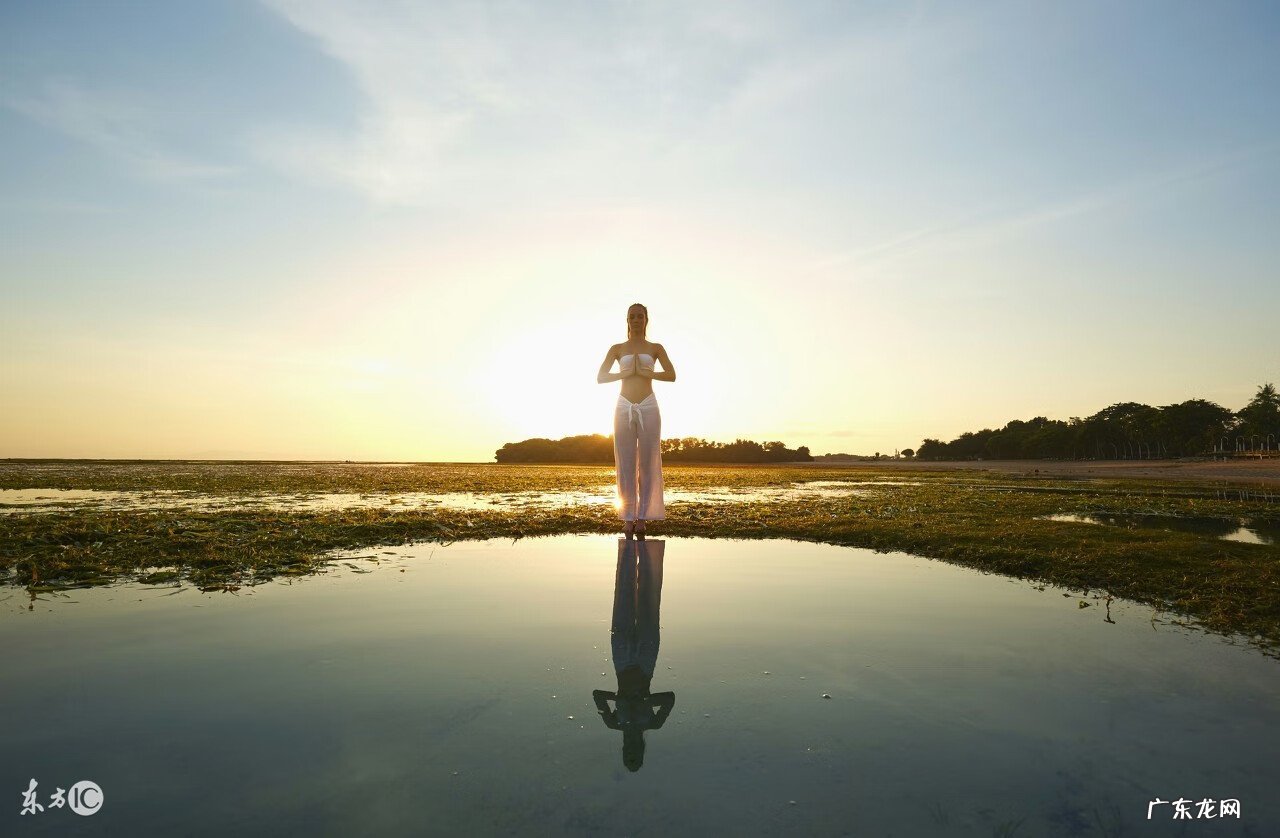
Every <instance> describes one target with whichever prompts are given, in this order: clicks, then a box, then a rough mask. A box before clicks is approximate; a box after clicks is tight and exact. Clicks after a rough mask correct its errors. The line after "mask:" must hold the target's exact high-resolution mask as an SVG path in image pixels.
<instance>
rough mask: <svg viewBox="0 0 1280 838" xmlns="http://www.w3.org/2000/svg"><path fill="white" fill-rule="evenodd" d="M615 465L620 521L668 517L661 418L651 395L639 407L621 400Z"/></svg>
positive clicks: (616, 420)
mask: <svg viewBox="0 0 1280 838" xmlns="http://www.w3.org/2000/svg"><path fill="white" fill-rule="evenodd" d="M613 464H614V467H615V469H616V470H617V472H618V517H620V518H622V520H624V521H657V520H659V519H661V518H665V517H667V515H666V509H665V508H664V507H663V504H662V416H661V415H660V414H659V413H658V400H657V399H656V398H654V396H653V394H652V393H650V394H649V395H648V397H646V398H645V400H644V401H642V402H640V403H639V404H634V403H632V402H629V401H627V400H626V399H625V398H624V397H622V396H618V407H617V409H616V410H615V411H614V413H613Z"/></svg>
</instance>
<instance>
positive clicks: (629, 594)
mask: <svg viewBox="0 0 1280 838" xmlns="http://www.w3.org/2000/svg"><path fill="white" fill-rule="evenodd" d="M666 549H667V543H666V542H665V541H628V540H625V539H621V538H620V539H618V574H617V576H616V577H615V578H614V583H613V627H612V628H611V629H610V631H611V641H612V645H613V668H614V671H615V672H617V675H618V691H617V692H616V693H611V692H608V691H606V690H596V691H595V692H593V693H592V697H594V698H595V700H596V708H597V709H599V711H600V716H601V718H603V719H604V723H605V724H606V725H608V726H609V728H610V729H612V730H620V731H622V764H623V765H625V766H627V768H628V769H630V770H631V771H639V770H640V766H641V765H643V764H644V732H645V731H646V730H657V729H658V728H660V727H662V723H663V722H665V721H666V720H667V716H669V715H670V714H671V708H672V707H674V706H675V703H676V694H675V693H673V692H665V693H651V692H649V685H650V682H652V681H653V670H654V668H655V667H656V666H657V664H658V606H659V603H660V602H661V600H662V557H663V556H664V555H665V554H666ZM610 701H612V702H613V703H614V707H613V709H610V708H609V702H610Z"/></svg>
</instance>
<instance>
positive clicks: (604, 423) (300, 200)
mask: <svg viewBox="0 0 1280 838" xmlns="http://www.w3.org/2000/svg"><path fill="white" fill-rule="evenodd" d="M1278 88H1280V7H1278V6H1277V5H1276V4H1274V3H1269V2H1255V3H1234V2H1223V3H1201V2H1150V3H1147V2H1125V3H1114V2H1072V3H1060V2H1059V3H1040V2H1023V1H1022V0H1018V2H1007V3H1003V2H994V3H915V4H911V3H888V2H884V3H879V2H866V3H854V2H832V3H809V2H781V0H779V1H778V2H768V3H753V2H732V3H712V2H707V3H703V2H670V3H665V2H581V3H557V2H539V3H520V2H503V3H491V4H486V3H478V2H465V3H451V2H447V0H446V1H444V2H431V3H425V2H423V3H411V2H377V0H296V1H295V0H265V2H247V1H244V0H228V1H227V2H220V3H201V2H194V0H192V1H191V2H152V3H141V2H128V3H126V2H120V3H90V2H77V3H70V2H61V0H42V2H17V0H15V2H6V3H3V4H0V298H2V299H3V300H4V304H3V306H0V393H3V406H4V409H3V410H0V457H68V458H79V457H94V458H214V459H241V458H244V459H324V460H333V459H337V460H344V459H350V460H396V461H467V462H485V461H491V460H492V459H493V454H494V451H495V450H496V449H497V448H499V447H500V446H501V445H502V444H503V443H506V442H512V441H517V440H521V439H526V438H530V437H550V438H559V437H562V436H568V435H575V434H587V433H602V434H608V433H610V432H611V424H612V416H613V403H614V401H615V400H616V398H617V393H616V389H617V387H618V385H617V384H609V385H599V384H597V383H596V381H595V375H596V370H597V368H598V367H599V365H600V362H601V360H602V359H603V358H604V355H605V352H606V351H607V349H608V348H609V346H610V344H612V343H615V342H619V341H622V340H624V339H625V338H626V324H625V316H626V309H627V307H628V305H630V304H631V303H634V302H641V303H644V304H645V305H647V306H648V309H649V314H650V324H649V338H650V339H651V340H655V341H658V342H660V343H662V344H663V345H664V346H665V348H666V350H667V352H668V354H669V356H670V358H671V361H672V363H673V365H674V366H675V369H676V372H677V380H676V382H674V383H665V382H657V383H656V384H655V388H656V391H657V396H658V400H659V402H660V404H661V406H662V421H663V436H664V437H667V438H670V437H685V436H695V437H701V438H704V439H712V440H721V441H731V440H733V439H736V438H746V439H755V440H758V441H766V440H781V441H783V442H785V443H786V444H787V445H788V446H790V447H796V446H798V445H807V446H808V447H809V448H810V449H811V450H812V451H813V453H815V454H821V453H828V452H849V453H873V452H876V451H880V452H886V453H887V452H891V451H894V450H896V449H900V448H908V447H917V446H918V445H919V443H920V441H921V440H922V439H923V438H925V437H935V438H940V439H943V440H947V439H951V438H953V437H955V436H957V435H958V434H960V433H961V432H963V431H966V430H979V429H981V428H984V427H999V426H1002V425H1003V424H1004V423H1005V422H1007V421H1009V420H1011V419H1029V418H1032V417H1034V416H1048V417H1050V418H1057V419H1066V418H1068V417H1072V416H1087V415H1090V414H1092V413H1095V412H1097V411H1098V410H1100V409H1102V408H1104V407H1106V406H1107V405H1109V404H1112V403H1115V402H1121V401H1138V402H1143V403H1147V404H1153V405H1163V404H1170V403H1174V402H1181V401H1184V400H1186V399H1190V398H1206V399H1210V400H1213V401H1216V402H1218V403H1219V404H1222V405H1224V406H1226V407H1229V408H1231V409H1238V408H1240V407H1242V406H1243V405H1244V404H1245V403H1246V402H1247V401H1248V400H1249V398H1251V397H1252V395H1253V394H1254V392H1255V391H1256V389H1257V386H1258V385H1259V384H1261V383H1263V382H1266V381H1277V382H1280V328H1277V322H1280V318H1277V313H1278V312H1280V276H1277V274H1278V267H1280V236H1277V234H1276V231H1277V230H1280V96H1277V95H1276V90H1277V89H1278Z"/></svg>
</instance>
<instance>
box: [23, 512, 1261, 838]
mask: <svg viewBox="0 0 1280 838" xmlns="http://www.w3.org/2000/svg"><path fill="white" fill-rule="evenodd" d="M355 556H360V557H365V558H355ZM369 557H372V558H369ZM175 591H176V592H175ZM1081 601H1086V602H1090V603H1093V604H1092V605H1091V606H1090V607H1087V608H1081V607H1080V605H1079V604H1080V602H1081ZM29 605H33V606H34V607H33V608H32V609H31V610H29V609H28V606H29ZM1155 617H1156V615H1155V614H1154V613H1153V612H1152V611H1151V610H1150V609H1147V608H1145V607H1141V606H1137V605H1133V604H1127V603H1121V602H1113V603H1112V604H1111V606H1110V609H1109V611H1108V609H1107V608H1106V607H1105V605H1104V604H1103V603H1102V602H1101V601H1098V600H1081V598H1080V597H1079V596H1077V595H1070V596H1065V597H1064V596H1063V591H1061V590H1056V589H1054V588H1047V589H1045V590H1038V589H1037V588H1036V587H1035V586H1033V585H1031V584H1029V583H1024V582H1020V581H1014V580H1009V579H1006V578H1003V577H999V576H990V575H982V574H979V573H977V572H974V571H971V570H967V569H963V568H957V567H952V566H949V565H946V564H943V563H939V562H934V561H930V560H926V559H920V558H916V557H912V556H907V555H903V554H876V553H872V552H870V551H865V550H856V549H850V548H836V547H830V546H825V545H813V544H802V543H795V542H783V541H753V542H743V541H707V540H697V539H668V540H666V541H659V540H656V539H655V540H652V541H650V542H648V544H647V545H646V547H645V548H643V549H642V550H637V549H635V548H634V545H633V546H632V547H630V548H629V547H627V546H626V545H625V544H624V543H622V542H619V541H618V540H617V539H613V538H607V537H600V536H562V537H556V538H547V539H537V540H525V541H520V542H518V543H516V544H512V543H510V542H505V541H503V542H475V543H459V544H454V545H451V546H448V547H440V546H432V545H421V546H413V547H398V548H385V549H379V550H376V551H374V550H366V551H362V552H359V553H356V554H352V557H349V558H346V559H345V560H344V561H342V562H339V563H338V564H336V565H335V568H334V571H333V572H332V573H329V574H325V575H323V576H319V577H313V578H306V579H301V580H295V581H293V582H292V583H271V584H267V585H261V586H258V587H256V588H243V589H241V590H240V591H238V592H237V593H234V594H231V593H223V594H202V593H200V592H198V591H196V590H193V589H191V588H180V589H173V588H155V587H145V586H116V587H112V588H103V589H93V590H84V591H74V592H70V593H69V594H67V595H65V596H46V597H42V598H41V599H39V600H37V601H36V602H35V603H29V601H28V599H27V597H26V595H25V593H24V592H21V591H13V590H9V591H6V592H5V593H3V594H0V632H3V637H4V648H5V652H4V658H5V667H4V671H5V682H4V689H3V691H0V712H2V713H3V718H4V719H5V720H6V721H7V725H6V732H5V735H4V737H3V740H2V741H3V743H4V744H3V760H2V761H0V762H2V765H3V769H0V783H2V784H3V794H2V795H0V799H3V800H5V801H8V802H6V803H5V804H4V807H5V808H4V810H3V811H2V812H0V834H4V835H89V834H117V835H139V834H182V835H224V834H229V833H232V832H234V833H238V834H262V835H276V834H300V835H312V834H317V835H365V834H415V833H435V834H446V833H451V834H493V833H534V834H558V833H570V834H619V835H642V834H645V835H669V834H677V835H684V834H784V833H796V834H820V835H828V834H830V835H834V834H852V835H899V836H911V835H975V836H979V835H980V836H987V835H1023V836H1038V835H1051V836H1055V835H1067V836H1072V835H1080V836H1103V835H1111V836H1116V835H1161V836H1165V835H1201V834H1213V835H1259V836H1261V835H1275V834H1277V832H1278V830H1280V806H1278V805H1277V804H1276V802H1275V800H1276V794H1275V788H1276V785H1277V781H1280V767H1278V766H1277V762H1276V759H1275V758H1276V741H1277V739H1276V731H1277V729H1280V705H1278V704H1277V702H1276V698H1277V696H1280V663H1277V662H1276V661H1274V660H1270V659H1267V658H1265V657H1263V656H1262V655H1260V654H1259V653H1258V652H1256V651H1254V650H1252V649H1249V648H1247V647H1244V646H1242V645H1238V644H1236V645H1233V644H1230V643H1228V642H1226V641H1224V640H1222V639H1220V638H1215V637H1210V636H1207V635H1202V634H1199V633H1195V632H1191V631H1187V630H1185V629H1181V628H1178V627H1175V626H1171V625H1170V624H1169V623H1167V622H1165V621H1163V620H1161V619H1156V620H1155V621H1153V618H1155ZM611 629H612V631H611ZM32 778H34V779H36V780H37V782H38V787H37V792H36V799H37V802H38V803H40V804H41V805H45V806H46V808H45V810H44V811H43V812H40V813H36V814H32V815H25V816H24V815H20V814H19V812H20V810H21V808H22V801H23V792H24V791H25V790H26V789H27V788H28V786H29V783H30V780H31V779H32ZM79 780H91V781H93V782H95V783H97V784H98V785H99V786H101V787H102V790H103V794H104V797H105V801H104V803H103V806H102V809H101V811H99V812H98V813H97V814H95V815H92V816H88V817H84V816H78V815H76V814H74V813H72V812H71V811H69V810H68V809H66V808H62V809H51V808H48V803H49V797H50V795H52V793H53V792H54V790H55V788H59V787H60V788H63V789H69V788H70V787H71V785H72V784H74V783H76V782H77V781H79ZM1157 798H1159V799H1160V800H1165V801H1172V800H1177V799H1179V798H1185V799H1188V800H1191V801H1193V802H1198V801H1200V800H1203V799H1213V800H1215V801H1216V800H1221V799H1224V798H1234V799H1238V800H1239V801H1240V803H1241V815H1242V817H1241V818H1239V819H1238V820H1237V819H1235V818H1231V819H1229V820H1219V819H1215V820H1212V821H1209V820H1206V819H1203V818H1202V819H1195V818H1194V815H1195V813H1196V811H1197V807H1196V806H1195V805H1194V803H1193V805H1192V806H1191V807H1190V811H1191V813H1192V815H1193V819H1192V820H1189V821H1187V820H1184V821H1174V820H1173V819H1172V814H1173V811H1172V806H1171V805H1169V804H1165V805H1163V806H1159V807H1157V808H1156V810H1155V817H1154V818H1153V819H1152V820H1151V821H1148V820H1147V819H1146V814H1147V809H1148V803H1149V802H1150V801H1152V800H1155V799H1157Z"/></svg>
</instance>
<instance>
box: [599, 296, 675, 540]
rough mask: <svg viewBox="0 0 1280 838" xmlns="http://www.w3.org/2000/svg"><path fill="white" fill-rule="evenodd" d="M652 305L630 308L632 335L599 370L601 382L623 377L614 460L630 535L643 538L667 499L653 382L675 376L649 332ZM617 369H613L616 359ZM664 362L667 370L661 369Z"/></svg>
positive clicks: (620, 508) (621, 508)
mask: <svg viewBox="0 0 1280 838" xmlns="http://www.w3.org/2000/svg"><path fill="white" fill-rule="evenodd" d="M648 326H649V310H648V309H646V308H645V307H644V306H642V305H640V304H639V303H636V304H635V305H633V306H631V307H630V308H629V309H627V340H626V342H625V343H615V344H614V345H613V346H611V347H609V352H608V354H606V355H605V356H604V363H602V364H601V365H600V372H599V373H597V374H596V381H598V382H599V383H601V384H605V383H608V382H610V381H621V382H622V393H621V394H620V395H619V396H618V406H617V409H616V410H615V411H614V413H613V464H614V468H615V470H616V471H617V473H618V516H619V517H620V518H622V520H624V521H626V522H627V523H626V530H625V531H626V535H627V537H628V538H630V537H631V536H632V535H635V536H637V537H639V538H644V522H645V521H658V520H661V519H662V518H665V517H666V510H665V508H664V507H663V503H662V416H661V415H660V414H659V413H658V400H657V399H656V398H654V395H653V382H655V381H675V380H676V370H675V367H673V366H672V365H671V359H670V358H668V357H667V350H665V349H663V348H662V344H660V343H650V342H649V341H648V340H647V339H646V337H645V332H646V330H647V329H648ZM614 361H617V362H618V372H611V371H610V370H611V368H612V367H613V362H614ZM656 364H661V365H662V370H661V371H658V370H657V369H656Z"/></svg>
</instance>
